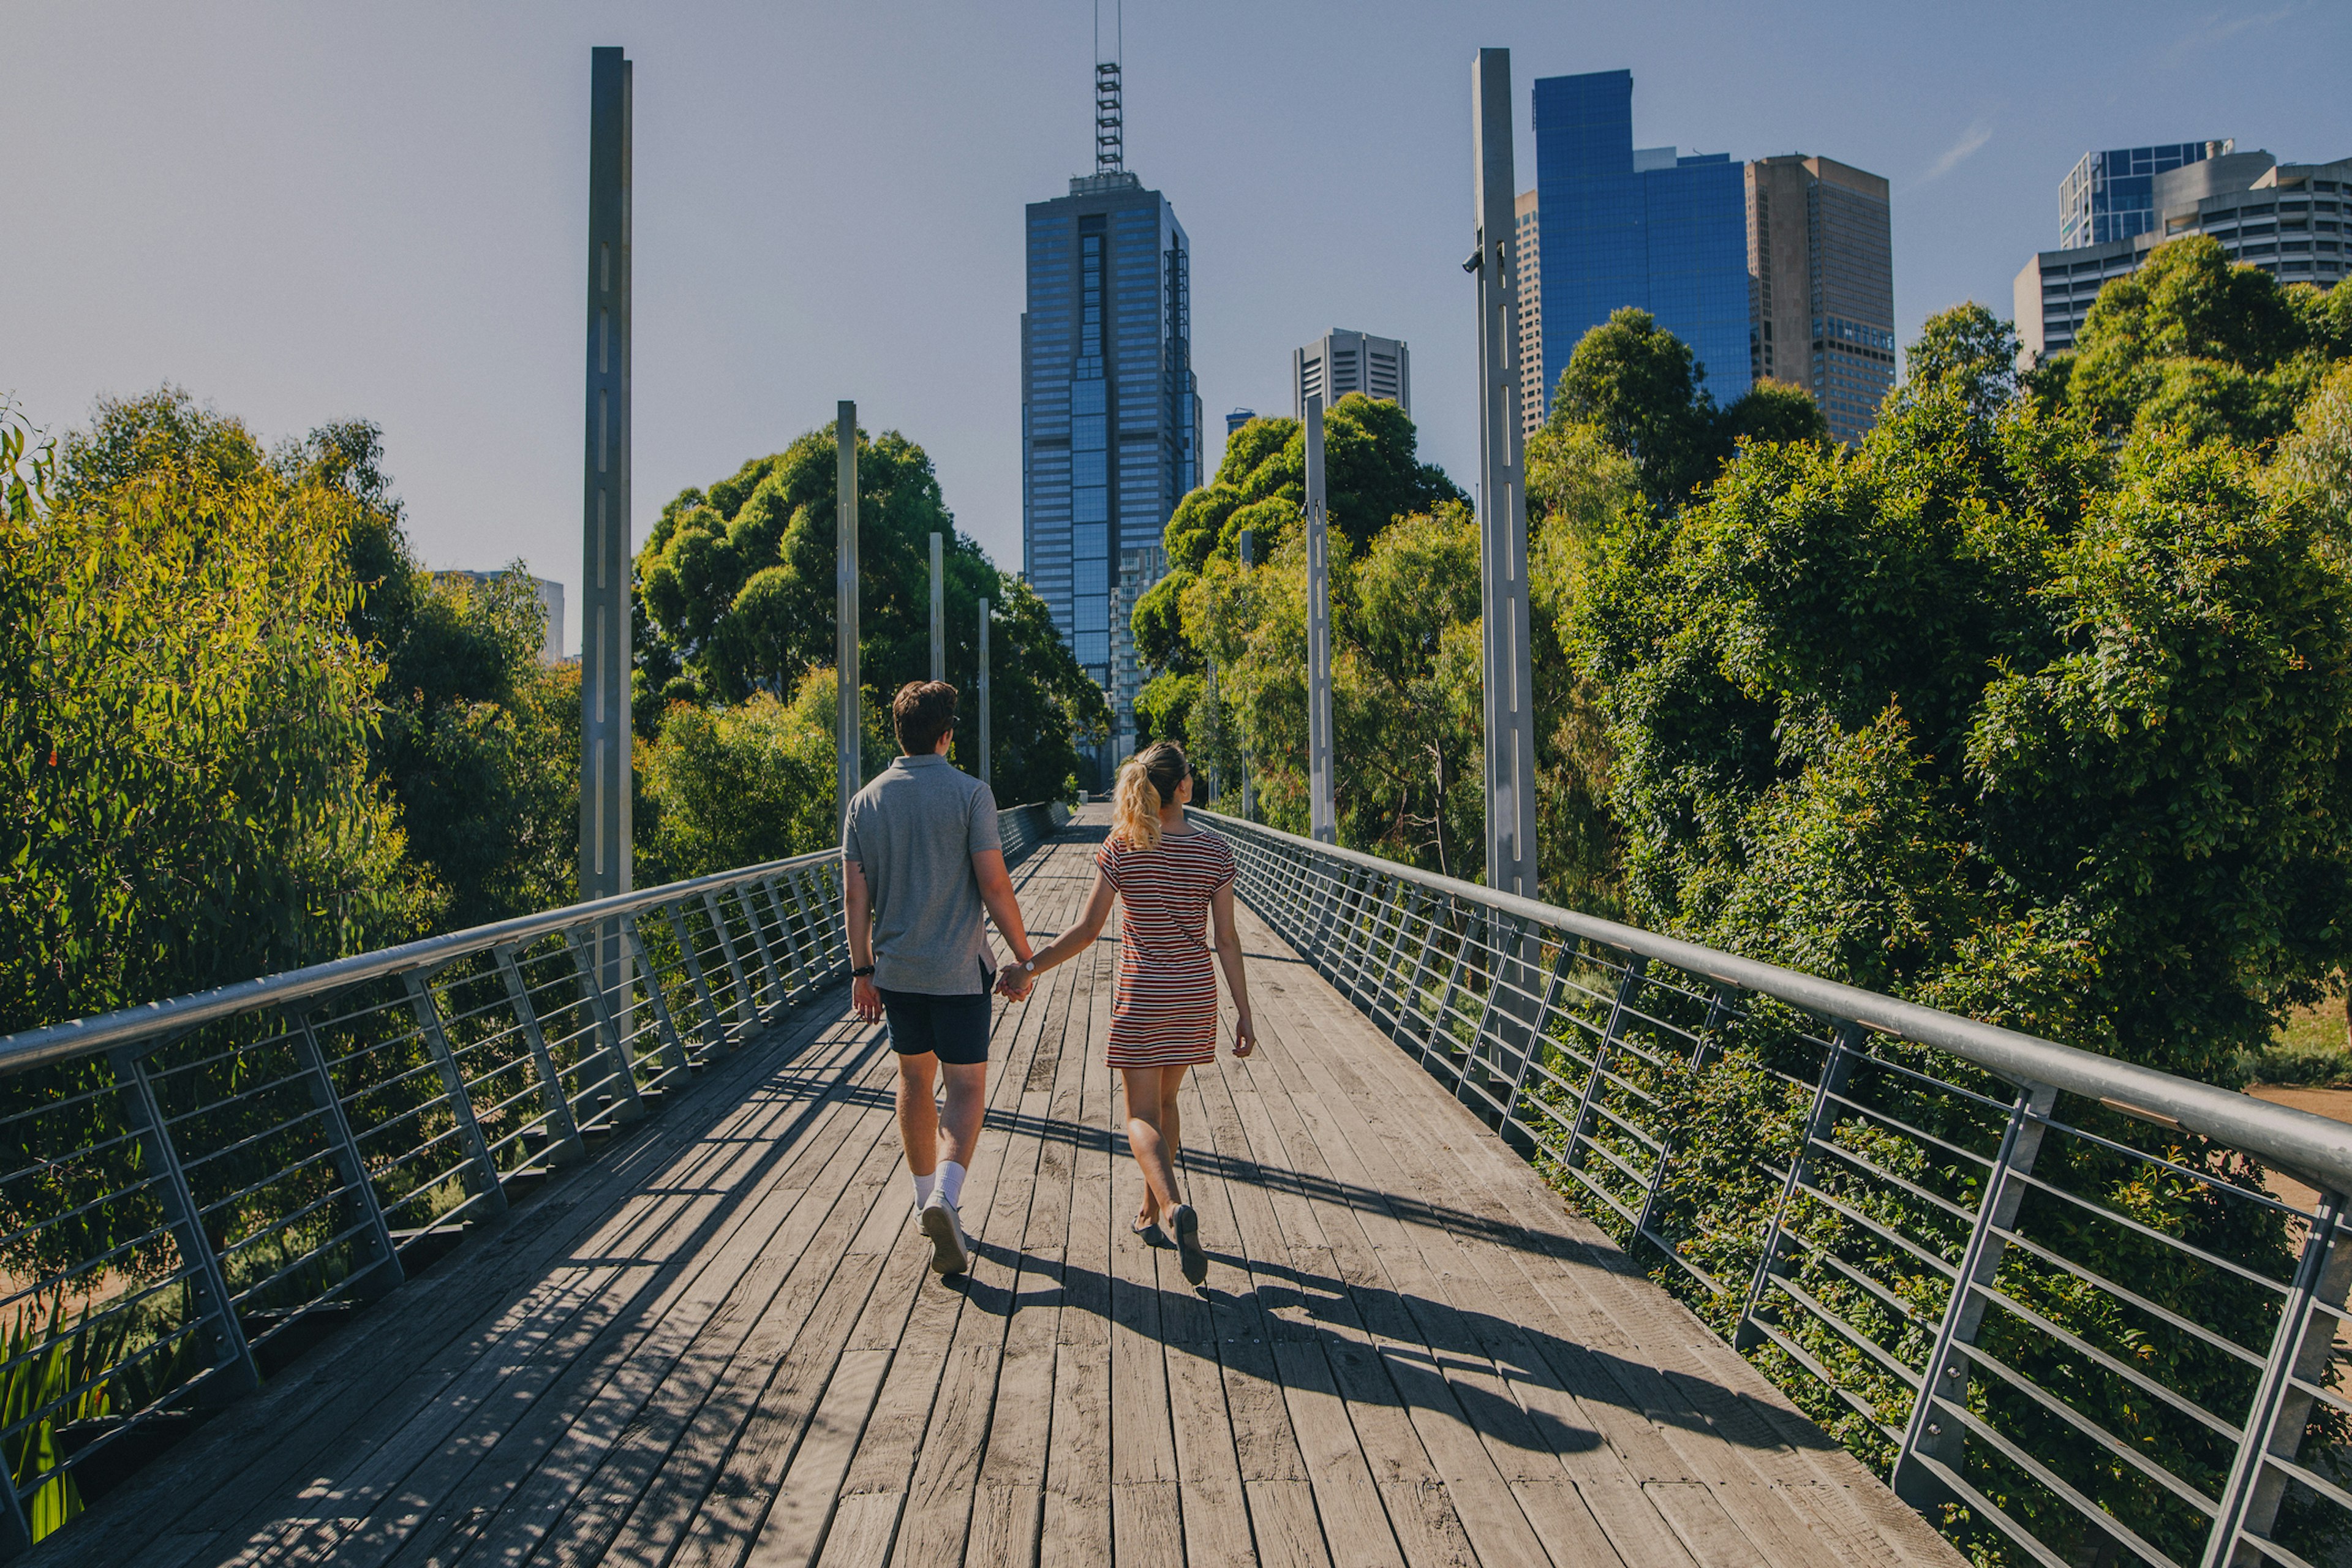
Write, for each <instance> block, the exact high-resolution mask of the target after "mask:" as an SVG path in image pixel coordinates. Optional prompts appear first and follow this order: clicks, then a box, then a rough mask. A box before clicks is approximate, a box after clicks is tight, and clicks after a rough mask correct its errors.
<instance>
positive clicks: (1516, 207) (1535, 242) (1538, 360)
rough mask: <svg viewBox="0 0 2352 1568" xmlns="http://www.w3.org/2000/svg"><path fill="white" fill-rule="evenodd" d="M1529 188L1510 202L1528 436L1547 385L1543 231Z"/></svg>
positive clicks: (1523, 422) (1538, 420) (1545, 404)
mask: <svg viewBox="0 0 2352 1568" xmlns="http://www.w3.org/2000/svg"><path fill="white" fill-rule="evenodd" d="M1541 210H1542V209H1541V207H1540V205H1538V202H1537V200H1536V193H1535V192H1533V191H1521V192H1520V193H1519V195H1518V197H1517V200H1515V201H1514V202H1512V204H1511V234H1512V237H1513V238H1514V240H1515V241H1516V244H1515V246H1514V248H1513V249H1512V251H1511V272H1512V276H1513V277H1514V278H1516V279H1517V281H1518V285H1519V433H1520V434H1521V435H1522V436H1532V435H1534V434H1535V433H1536V432H1537V431H1538V430H1540V429H1542V428H1543V422H1544V415H1545V413H1546V412H1547V410H1548V409H1549V398H1550V395H1551V389H1550V388H1549V387H1548V386H1546V385H1545V384H1544V378H1543V370H1544V358H1543V232H1542V228H1541V226H1540V224H1539V223H1538V213H1539V212H1540V211H1541Z"/></svg>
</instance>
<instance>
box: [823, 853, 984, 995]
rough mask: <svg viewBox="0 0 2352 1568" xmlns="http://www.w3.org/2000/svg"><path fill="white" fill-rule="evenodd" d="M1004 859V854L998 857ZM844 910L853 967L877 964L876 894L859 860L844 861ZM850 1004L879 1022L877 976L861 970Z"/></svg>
mask: <svg viewBox="0 0 2352 1568" xmlns="http://www.w3.org/2000/svg"><path fill="white" fill-rule="evenodd" d="M998 858H999V859H1000V860H1002V858H1003V857H1001V856H1000V857H998ZM841 906H842V909H841V912H842V920H843V923H845V925H847V926H848V927H849V967H850V968H852V969H853V970H856V969H871V968H873V967H874V895H873V894H872V893H871V892H869V891H867V889H866V868H864V867H863V866H860V865H859V864H858V863H857V862H856V861H855V860H844V861H843V862H842V863H841ZM849 1006H850V1010H851V1011H852V1012H854V1013H856V1015H857V1016H858V1019H859V1021H860V1022H862V1023H867V1024H872V1023H877V1022H878V1021H879V1020H880V1019H881V1016H882V993H880V992H879V991H877V990H876V989H875V988H874V976H872V975H871V974H861V975H859V976H857V978H856V979H855V980H853V981H851V982H850V983H849Z"/></svg>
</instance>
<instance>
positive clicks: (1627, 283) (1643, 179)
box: [1535, 70, 1749, 403]
mask: <svg viewBox="0 0 2352 1568" xmlns="http://www.w3.org/2000/svg"><path fill="white" fill-rule="evenodd" d="M1535 127H1536V195H1537V202H1536V207H1537V215H1536V216H1537V226H1538V234H1539V242H1538V255H1537V258H1536V259H1537V274H1538V289H1539V290H1540V299H1541V301H1542V333H1543V385H1544V387H1545V388H1546V389H1547V394H1549V389H1551V388H1554V387H1557V386H1558V385H1559V375H1560V372H1562V371H1563V370H1566V369H1567V368H1568V358H1569V355H1570V354H1571V353H1574V352H1575V350H1576V345H1577V342H1578V341H1579V340H1580V339H1581V338H1582V337H1583V336H1584V334H1585V333H1586V332H1587V331H1590V330H1591V328H1593V327H1595V326H1598V325H1599V324H1600V323H1601V322H1602V321H1607V320H1608V319H1609V312H1610V311H1612V310H1617V309H1619V308H1620V307H1622V306H1627V305H1633V306H1639V307H1640V308H1641V309H1643V310H1647V311H1649V312H1650V314H1651V315H1653V316H1654V317H1655V318H1656V319H1657V321H1658V324H1659V325H1660V326H1662V327H1664V328H1665V329H1666V330H1667V331H1671V332H1673V333H1674V334H1675V336H1676V337H1678V338H1680V339H1682V341H1683V342H1686V343H1688V344H1689V345H1690V346H1691V350H1692V352H1693V353H1694V354H1696V357H1697V359H1698V362H1699V364H1700V366H1701V367H1702V368H1703V369H1704V371H1705V372H1706V387H1707V390H1708V391H1710V392H1712V393H1713V394H1714V395H1715V397H1716V400H1717V402H1720V403H1728V402H1730V401H1731V400H1733V399H1734V398H1737V397H1738V396H1740V395H1743V394H1745V393H1746V392H1747V390H1748V379H1749V373H1748V218H1747V191H1746V187H1745V184H1744V182H1743V180H1742V176H1741V172H1740V165H1739V164H1738V163H1733V162H1732V161H1731V157H1730V155H1729V154H1728V153H1708V154H1706V155H1703V156H1700V155H1693V156H1687V157H1685V156H1683V155H1681V154H1679V153H1677V151H1676V150H1675V148H1672V147H1645V148H1636V147H1635V146H1634V145H1633V72H1631V71H1624V70H1615V71H1595V72H1592V73H1590V74H1588V75H1583V76H1555V77H1539V78H1538V79H1537V80H1536V84H1535Z"/></svg>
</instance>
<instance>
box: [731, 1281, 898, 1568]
mask: <svg viewBox="0 0 2352 1568" xmlns="http://www.w3.org/2000/svg"><path fill="white" fill-rule="evenodd" d="M877 1293H878V1292H877ZM889 1369H890V1352H888V1351H887V1350H846V1351H844V1352H842V1355H841V1359H840V1361H839V1362H837V1363H835V1366H834V1369H833V1379H832V1381H831V1382H829V1383H828V1384H825V1389H824V1398H823V1399H822V1400H821V1401H820V1402H819V1403H818V1405H817V1407H816V1410H815V1413H814V1415H813V1416H812V1417H811V1419H810V1421H809V1426H808V1436H806V1437H805V1438H804V1439H803V1441H802V1443H801V1446H800V1448H799V1450H798V1451H797V1452H795V1453H794V1454H793V1459H792V1465H791V1468H788V1469H787V1470H786V1471H785V1472H784V1476H783V1479H782V1481H781V1482H780V1483H779V1484H778V1486H777V1488H776V1495H775V1498H774V1500H773V1502H772V1505H771V1506H770V1508H769V1510H768V1516H767V1518H766V1520H765V1521H762V1522H761V1527H760V1532H759V1534H758V1535H757V1536H756V1537H755V1538H754V1539H753V1541H752V1544H751V1552H750V1553H749V1555H747V1556H746V1557H745V1558H744V1568H805V1565H806V1564H808V1563H814V1561H815V1560H816V1554H817V1549H818V1547H819V1546H820V1545H821V1544H822V1543H823V1542H824V1538H825V1532H826V1531H827V1530H828V1529H830V1528H831V1526H832V1524H833V1522H834V1507H835V1502H836V1501H837V1500H839V1497H840V1489H841V1482H842V1479H843V1478H844V1477H845V1476H846V1475H847V1474H848V1473H849V1460H850V1456H851V1455H852V1454H854V1453H856V1449H857V1439H858V1437H859V1436H860V1435H861V1434H862V1433H864V1431H865V1430H866V1416H867V1415H868V1414H870V1413H871V1412H872V1410H873V1408H874V1401H875V1398H876V1396H877V1395H878V1394H880V1393H881V1392H882V1378H883V1375H884V1374H885V1373H887V1372H888V1371H889Z"/></svg>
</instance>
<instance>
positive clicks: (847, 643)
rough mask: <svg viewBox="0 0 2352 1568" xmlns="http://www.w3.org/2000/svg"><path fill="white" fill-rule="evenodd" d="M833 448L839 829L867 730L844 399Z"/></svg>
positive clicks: (851, 424) (851, 459) (851, 457)
mask: <svg viewBox="0 0 2352 1568" xmlns="http://www.w3.org/2000/svg"><path fill="white" fill-rule="evenodd" d="M833 441H834V446H835V449H836V450H837V451H838V453H839V454H840V459H841V470H840V475H839V481H838V482H839V488H838V489H836V490H835V492H834V493H835V500H834V506H833V515H834V518H835V526H836V531H837V533H836V539H835V547H834V552H835V570H834V592H835V604H834V617H833V618H834V625H835V628H836V629H837V633H838V641H837V645H836V647H835V649H834V656H833V658H834V668H835V672H836V679H837V683H838V687H839V691H840V723H839V726H838V728H837V729H836V730H835V734H834V749H835V752H836V754H837V762H838V763H839V770H840V771H839V777H838V779H837V781H836V782H835V785H834V788H835V803H836V805H835V817H836V820H835V824H834V826H835V828H836V829H837V830H838V829H845V828H846V827H847V826H849V802H850V798H851V797H852V796H853V795H856V793H857V786H858V784H860V783H862V782H863V778H862V775H863V773H864V771H865V770H864V769H863V767H862V766H861V765H860V763H861V758H860V755H859V752H860V749H861V745H860V737H859V732H860V731H861V730H862V728H863V725H862V723H861V721H860V716H859V712H858V692H857V405H856V404H855V403H849V402H844V403H842V404H840V405H838V406H837V408H836V410H835V419H834V426H833Z"/></svg>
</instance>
